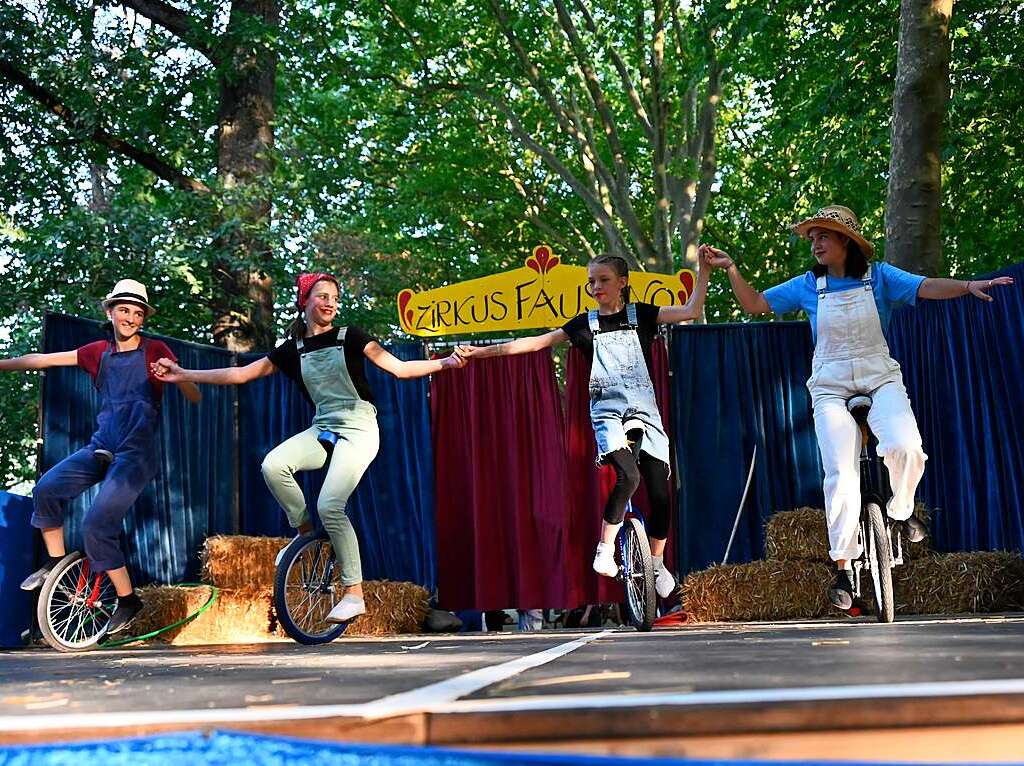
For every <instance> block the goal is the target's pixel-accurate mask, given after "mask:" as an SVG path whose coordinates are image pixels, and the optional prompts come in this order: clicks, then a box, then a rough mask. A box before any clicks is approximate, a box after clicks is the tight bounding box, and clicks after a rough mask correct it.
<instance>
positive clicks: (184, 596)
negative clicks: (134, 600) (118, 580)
mask: <svg viewBox="0 0 1024 766" xmlns="http://www.w3.org/2000/svg"><path fill="white" fill-rule="evenodd" d="M212 592H213V589H212V588H211V587H210V586H209V585H200V586H197V587H186V586H182V585H150V586H148V587H145V588H139V590H138V594H139V597H140V598H141V599H142V603H143V605H144V608H143V610H142V611H141V612H140V613H139V616H138V617H136V618H135V622H133V623H132V625H131V633H132V635H134V636H143V635H145V634H147V633H152V632H154V631H156V630H160V629H161V628H164V627H167V626H168V625H173V624H174V623H176V622H178V621H179V620H184V619H185V618H186V617H188V616H189V615H190V614H194V613H195V612H198V611H199V610H200V609H201V608H202V607H203V604H205V603H206V602H207V601H209V600H210V594H211V593H212ZM179 632H181V627H178V628H174V629H173V630H170V631H167V632H166V633H163V634H161V635H160V637H159V638H160V640H164V641H169V640H171V639H172V638H173V637H174V636H176V635H177V634H178V633H179Z"/></svg>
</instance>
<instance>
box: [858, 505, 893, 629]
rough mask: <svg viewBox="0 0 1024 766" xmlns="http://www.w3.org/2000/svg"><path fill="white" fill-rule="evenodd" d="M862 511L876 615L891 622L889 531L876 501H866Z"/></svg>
mask: <svg viewBox="0 0 1024 766" xmlns="http://www.w3.org/2000/svg"><path fill="white" fill-rule="evenodd" d="M864 512H865V514H866V515H867V518H868V524H869V526H870V528H871V530H870V533H871V544H870V546H869V547H868V561H869V562H870V566H871V583H872V585H873V586H874V589H875V606H876V610H875V611H876V615H877V617H878V621H879V622H892V621H893V619H894V618H895V614H896V607H895V603H894V600H893V589H892V551H891V549H890V548H889V531H888V530H887V529H886V525H885V516H884V514H883V513H882V509H881V507H880V506H879V505H878V503H866V504H865V506H864Z"/></svg>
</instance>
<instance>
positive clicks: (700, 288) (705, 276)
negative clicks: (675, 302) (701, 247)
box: [658, 251, 711, 324]
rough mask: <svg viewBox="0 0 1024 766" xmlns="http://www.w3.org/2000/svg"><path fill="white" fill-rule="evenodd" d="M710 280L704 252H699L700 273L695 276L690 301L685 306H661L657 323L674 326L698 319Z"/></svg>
mask: <svg viewBox="0 0 1024 766" xmlns="http://www.w3.org/2000/svg"><path fill="white" fill-rule="evenodd" d="M710 279H711V264H710V263H708V261H707V258H706V256H705V254H704V252H703V251H702V252H701V258H700V273H699V274H698V275H697V289H696V290H694V292H693V295H691V296H690V300H688V301H687V302H686V305H685V306H662V307H661V310H659V311H658V322H660V323H661V324H675V323H677V322H687V321H690V320H693V319H700V315H701V313H702V312H703V311H704V299H705V298H706V297H707V295H708V280H710Z"/></svg>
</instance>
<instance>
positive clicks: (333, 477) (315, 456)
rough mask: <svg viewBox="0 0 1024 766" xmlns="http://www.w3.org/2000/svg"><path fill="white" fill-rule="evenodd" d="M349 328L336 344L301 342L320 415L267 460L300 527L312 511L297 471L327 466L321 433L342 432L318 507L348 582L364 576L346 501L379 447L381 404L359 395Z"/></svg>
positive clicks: (266, 469)
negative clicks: (349, 356) (309, 347)
mask: <svg viewBox="0 0 1024 766" xmlns="http://www.w3.org/2000/svg"><path fill="white" fill-rule="evenodd" d="M347 329H348V328H346V327H342V328H341V329H340V330H339V331H338V342H337V344H334V345H331V346H328V347H327V348H321V349H317V350H316V351H304V350H303V346H304V343H303V340H302V339H301V338H300V339H298V341H296V346H297V347H298V350H299V363H300V366H301V370H302V382H303V383H304V384H305V386H306V391H308V392H309V397H310V399H312V400H313V404H314V405H316V415H315V416H314V418H313V425H312V426H311V427H310V428H307V429H306V430H305V431H302V432H300V433H297V434H295V436H293V437H291V438H290V439H288V440H286V441H284V442H282V443H281V444H279V445H278V446H277V447H275V448H274V449H272V450H271V451H270V452H269V453H268V454H267V456H266V458H265V459H264V460H263V478H264V479H265V480H266V482H267V486H268V487H269V488H270V491H271V493H272V494H273V495H274V497H275V498H276V499H277V502H279V503H280V504H281V507H282V508H284V511H285V513H286V514H287V516H288V523H289V524H291V526H293V527H299V526H301V525H302V524H305V523H306V522H308V521H309V513H308V512H307V510H306V498H305V497H304V496H303V494H302V488H301V487H299V485H298V483H297V482H296V481H295V473H296V472H297V471H312V470H316V469H317V468H321V467H323V465H324V463H326V462H327V460H328V454H327V450H326V449H325V448H324V446H323V444H321V442H320V441H319V439H318V437H319V436H320V434H321V432H322V431H329V432H331V433H334V434H336V435H337V437H338V439H337V441H336V442H335V444H334V449H333V452H332V454H331V456H330V465H329V466H328V468H327V476H326V477H325V478H324V484H323V487H322V488H321V490H320V496H319V497H318V498H317V504H316V509H317V515H318V516H319V517H320V523H321V524H323V526H324V530H325V531H326V532H327V534H328V536H329V537H330V538H331V545H332V546H334V551H335V556H336V558H337V559H338V564H339V565H340V566H341V583H342V585H345V586H349V585H357V584H358V583H360V582H362V580H363V571H362V565H361V562H360V557H359V541H358V539H357V537H356V533H355V529H353V527H352V522H351V521H350V520H349V518H348V514H346V513H345V506H346V505H347V504H348V499H349V497H350V496H351V495H352V493H353V492H354V491H355V489H356V486H357V485H358V484H359V480H360V479H361V478H362V476H363V473H365V471H366V469H367V468H368V467H369V465H370V463H371V462H373V459H374V457H376V455H377V450H378V449H379V447H380V431H379V429H378V427H377V408H376V407H374V406H373V405H372V404H371V403H370V402H368V401H366V400H365V399H363V398H361V397H360V396H359V392H358V391H357V390H356V386H355V384H354V383H353V382H352V377H351V376H350V375H349V374H348V366H347V365H346V364H345V348H344V346H345V333H346V330H347Z"/></svg>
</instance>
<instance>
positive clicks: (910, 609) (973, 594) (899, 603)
mask: <svg viewBox="0 0 1024 766" xmlns="http://www.w3.org/2000/svg"><path fill="white" fill-rule="evenodd" d="M893 588H894V591H895V597H896V607H897V611H898V612H900V613H901V614H963V613H971V614H976V613H983V612H1016V611H1022V610H1024V558H1021V556H1020V554H1017V553H1006V552H1003V551H984V552H982V551H976V552H973V553H944V554H938V555H934V556H928V557H925V558H920V559H917V560H915V561H911V562H909V563H907V564H906V565H905V566H902V567H897V568H896V576H895V582H894V583H893Z"/></svg>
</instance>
